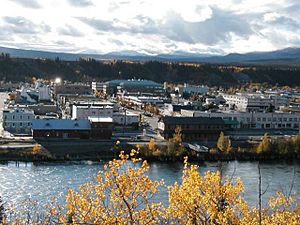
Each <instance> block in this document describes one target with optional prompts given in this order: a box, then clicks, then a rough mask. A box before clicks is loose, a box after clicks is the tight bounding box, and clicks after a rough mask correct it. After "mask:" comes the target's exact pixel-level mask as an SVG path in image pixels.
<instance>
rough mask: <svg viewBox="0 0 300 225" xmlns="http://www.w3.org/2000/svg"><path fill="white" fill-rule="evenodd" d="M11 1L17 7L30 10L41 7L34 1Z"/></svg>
mask: <svg viewBox="0 0 300 225" xmlns="http://www.w3.org/2000/svg"><path fill="white" fill-rule="evenodd" d="M11 1H13V2H16V3H18V4H19V5H21V6H24V7H27V8H32V9H38V8H41V5H40V4H39V3H38V2H37V1H36V0H11Z"/></svg>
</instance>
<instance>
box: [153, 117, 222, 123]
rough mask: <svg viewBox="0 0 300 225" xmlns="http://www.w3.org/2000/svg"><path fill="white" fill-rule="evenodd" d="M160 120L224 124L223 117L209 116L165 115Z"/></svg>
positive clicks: (166, 121)
mask: <svg viewBox="0 0 300 225" xmlns="http://www.w3.org/2000/svg"><path fill="white" fill-rule="evenodd" d="M159 121H162V122H164V123H167V124H175V125H180V124H224V121H223V119H222V118H221V117H215V118H209V117H173V116H165V117H162V118H161V119H160V120H159Z"/></svg>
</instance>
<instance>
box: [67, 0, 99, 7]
mask: <svg viewBox="0 0 300 225" xmlns="http://www.w3.org/2000/svg"><path fill="white" fill-rule="evenodd" d="M68 2H69V3H70V4H71V5H73V6H76V7H86V6H92V5H94V4H93V2H92V1H91V0H68Z"/></svg>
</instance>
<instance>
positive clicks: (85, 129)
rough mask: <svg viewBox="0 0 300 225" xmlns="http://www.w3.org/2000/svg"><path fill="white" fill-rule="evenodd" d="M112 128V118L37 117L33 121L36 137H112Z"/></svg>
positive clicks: (33, 131)
mask: <svg viewBox="0 0 300 225" xmlns="http://www.w3.org/2000/svg"><path fill="white" fill-rule="evenodd" d="M112 129H113V123H112V118H92V117H90V118H88V119H80V120H67V119H35V120H33V121H32V135H33V138H34V139H110V138H111V135H112Z"/></svg>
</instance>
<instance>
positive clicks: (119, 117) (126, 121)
mask: <svg viewBox="0 0 300 225" xmlns="http://www.w3.org/2000/svg"><path fill="white" fill-rule="evenodd" d="M113 121H114V124H115V125H122V126H131V127H135V128H138V126H139V123H140V115H139V114H136V113H132V112H128V111H124V112H114V113H113Z"/></svg>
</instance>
